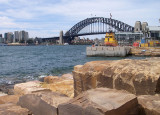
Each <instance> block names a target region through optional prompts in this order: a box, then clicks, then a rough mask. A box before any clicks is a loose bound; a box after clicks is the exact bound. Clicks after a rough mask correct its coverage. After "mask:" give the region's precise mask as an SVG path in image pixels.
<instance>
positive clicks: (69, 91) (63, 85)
mask: <svg viewBox="0 0 160 115" xmlns="http://www.w3.org/2000/svg"><path fill="white" fill-rule="evenodd" d="M42 87H43V88H47V89H50V90H51V91H54V92H59V93H62V94H65V95H67V96H68V97H74V88H73V80H62V81H59V82H56V83H52V84H45V83H44V84H42Z"/></svg>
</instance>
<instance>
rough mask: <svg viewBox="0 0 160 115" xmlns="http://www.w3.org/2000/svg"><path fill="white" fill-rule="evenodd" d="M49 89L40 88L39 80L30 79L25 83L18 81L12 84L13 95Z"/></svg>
mask: <svg viewBox="0 0 160 115" xmlns="http://www.w3.org/2000/svg"><path fill="white" fill-rule="evenodd" d="M46 90H49V89H46V88H42V86H41V82H39V81H30V82H26V83H20V84H16V85H14V94H15V95H25V94H30V93H34V92H38V91H46Z"/></svg>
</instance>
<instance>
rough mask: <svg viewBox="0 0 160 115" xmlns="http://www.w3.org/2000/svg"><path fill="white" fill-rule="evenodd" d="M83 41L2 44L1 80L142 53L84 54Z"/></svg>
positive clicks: (9, 81)
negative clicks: (43, 44) (100, 55)
mask: <svg viewBox="0 0 160 115" xmlns="http://www.w3.org/2000/svg"><path fill="white" fill-rule="evenodd" d="M86 47H87V46H86V45H66V46H58V45H53V46H1V47H0V84H14V83H17V82H23V81H27V80H34V79H39V77H43V76H46V75H56V76H60V75H62V74H64V73H71V72H72V70H73V67H74V66H75V65H80V64H84V63H86V62H89V61H95V60H120V59H124V58H131V59H141V58H144V57H131V56H130V57H86Z"/></svg>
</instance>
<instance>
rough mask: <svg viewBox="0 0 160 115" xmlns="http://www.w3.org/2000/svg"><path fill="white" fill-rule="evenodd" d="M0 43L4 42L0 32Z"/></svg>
mask: <svg viewBox="0 0 160 115" xmlns="http://www.w3.org/2000/svg"><path fill="white" fill-rule="evenodd" d="M0 43H4V38H3V36H2V34H0Z"/></svg>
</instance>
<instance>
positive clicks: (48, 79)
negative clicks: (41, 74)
mask: <svg viewBox="0 0 160 115" xmlns="http://www.w3.org/2000/svg"><path fill="white" fill-rule="evenodd" d="M58 81H60V79H59V77H58V76H47V77H45V78H44V82H46V83H55V82H58Z"/></svg>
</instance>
